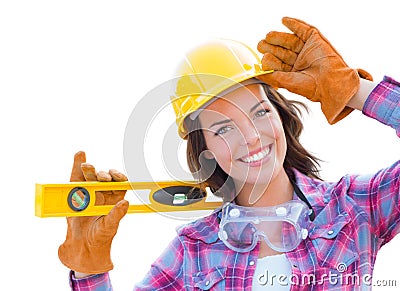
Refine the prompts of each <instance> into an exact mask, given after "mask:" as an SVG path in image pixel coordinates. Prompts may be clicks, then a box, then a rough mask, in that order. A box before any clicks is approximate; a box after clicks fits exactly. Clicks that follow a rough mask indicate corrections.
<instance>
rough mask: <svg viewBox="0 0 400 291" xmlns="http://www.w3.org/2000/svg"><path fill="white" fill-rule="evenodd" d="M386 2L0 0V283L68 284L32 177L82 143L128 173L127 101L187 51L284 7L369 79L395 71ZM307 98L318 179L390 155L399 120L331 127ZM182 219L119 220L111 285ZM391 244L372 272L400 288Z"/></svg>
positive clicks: (139, 265) (154, 252) (252, 33)
mask: <svg viewBox="0 0 400 291" xmlns="http://www.w3.org/2000/svg"><path fill="white" fill-rule="evenodd" d="M394 3H395V1H366V0H363V1H334V2H331V1H329V2H326V3H325V2H324V3H322V2H321V1H317V0H315V1H232V0H230V1H215V0H203V1H175V0H174V1H172V0H170V1H154V0H150V1H39V0H37V1H18V0H15V1H2V3H1V4H0V100H1V105H0V126H1V151H0V166H1V167H0V171H1V176H0V177H1V182H2V185H3V186H2V191H1V192H2V197H3V198H2V199H1V201H2V202H1V211H0V225H1V228H0V230H1V237H0V245H1V247H0V262H1V264H0V278H1V282H0V286H1V287H0V289H2V290H52V291H53V290H69V287H68V270H67V269H66V268H65V267H64V266H63V265H62V264H61V263H60V262H59V260H58V257H57V249H58V246H59V244H60V243H62V242H63V240H64V237H65V232H66V223H65V219H64V218H47V219H41V218H37V217H35V216H34V190H35V183H57V182H66V181H68V178H69V173H70V168H71V165H72V158H73V155H74V153H75V152H76V151H78V150H84V151H86V153H87V158H88V162H91V163H93V164H94V165H95V166H96V168H97V169H98V170H108V169H109V168H116V169H120V170H122V171H123V169H124V163H123V153H122V145H123V137H124V130H125V125H126V122H127V120H128V117H129V115H130V112H131V111H132V109H133V108H134V106H135V104H136V102H137V101H138V100H139V99H140V98H142V97H143V96H144V95H145V94H146V93H147V92H148V91H149V90H151V89H152V88H154V87H155V86H157V85H158V84H160V83H161V82H164V81H166V80H168V79H169V78H170V77H171V72H172V71H173V69H174V68H175V65H176V63H177V62H178V60H179V58H180V56H181V55H182V53H183V52H184V51H186V50H187V49H188V48H190V47H192V46H193V45H195V44H197V43H199V42H200V41H203V40H206V39H209V38H212V37H224V38H233V39H238V40H241V41H244V42H246V43H248V44H249V45H250V46H252V47H253V48H255V47H256V44H257V42H258V41H259V40H260V39H261V38H262V37H263V36H264V35H265V34H266V33H267V32H268V31H270V30H284V29H285V28H284V27H283V25H282V24H281V18H282V17H283V16H292V17H296V18H300V19H303V20H305V21H307V22H309V23H311V24H313V25H315V26H317V27H318V28H319V29H320V30H321V31H322V32H323V34H324V35H325V36H327V37H328V39H329V40H330V41H331V42H332V43H333V44H334V46H335V47H336V48H337V49H338V51H339V52H341V54H342V56H343V58H344V59H345V60H346V62H347V63H348V64H349V66H351V67H354V68H356V67H362V68H364V69H366V70H368V71H369V72H370V73H371V74H372V75H373V76H374V78H375V80H377V81H379V80H381V79H382V77H383V75H385V74H386V75H390V76H392V77H395V78H397V79H400V69H399V64H400V60H399V58H398V50H399V41H398V17H399V14H398V13H396V9H395V8H394V7H393V6H392V4H394ZM282 93H283V94H285V95H286V96H287V97H290V98H297V97H295V96H293V95H291V94H289V93H287V92H284V91H282ZM310 106H311V108H312V113H311V114H310V115H309V116H306V118H305V121H304V122H305V127H306V130H305V132H304V136H303V142H304V144H305V146H306V147H307V148H308V149H309V150H310V151H312V152H313V153H315V154H316V155H317V156H319V157H320V158H322V159H324V160H325V161H326V163H323V164H322V168H323V171H322V175H323V177H324V178H326V179H328V180H336V179H338V178H339V177H340V176H342V175H344V174H346V173H367V172H368V173H369V172H375V171H376V170H378V169H379V168H381V167H385V166H388V165H390V164H391V163H392V162H394V161H395V160H396V159H397V158H398V154H399V141H398V140H397V138H396V136H395V132H394V131H393V130H391V129H388V128H385V127H384V126H382V125H380V124H379V123H378V122H376V121H373V120H369V119H368V118H367V117H364V116H362V115H361V114H360V113H359V112H354V113H352V114H351V116H350V117H349V118H347V119H345V120H343V121H342V122H340V123H339V124H337V125H334V126H328V125H327V123H326V122H325V120H324V118H323V116H322V114H321V113H320V111H319V107H318V105H315V104H310ZM167 122H171V120H170V121H167ZM154 154H158V153H154ZM162 178H163V177H160V179H162ZM181 223H183V222H182V221H179V220H173V219H170V218H167V217H165V216H161V215H159V214H138V215H128V216H127V217H125V218H124V220H123V222H122V223H121V225H120V230H119V232H118V234H117V236H116V238H115V239H114V243H113V249H112V256H113V261H114V263H115V269H114V270H113V271H112V272H111V276H112V281H113V284H114V288H115V290H131V289H132V287H133V284H134V283H135V282H137V281H138V280H140V279H141V278H142V277H143V275H144V273H145V272H146V271H147V270H148V269H149V267H150V264H151V262H153V261H154V259H155V258H156V257H157V256H158V255H159V254H160V253H161V251H162V250H163V249H164V247H165V246H166V245H167V243H168V242H169V241H170V240H171V239H172V237H173V236H174V235H175V231H174V229H175V227H176V226H177V225H179V224H181ZM399 247H400V240H399V238H397V239H394V240H393V241H392V242H391V243H390V244H388V245H386V246H384V247H383V248H382V249H381V252H380V254H379V256H378V258H377V262H376V269H375V279H391V280H394V279H397V285H398V286H399V285H400V276H399V273H398V261H399V259H400V257H399V252H398V249H399ZM390 289H391V288H382V287H381V288H376V289H375V290H390ZM393 290H394V288H393Z"/></svg>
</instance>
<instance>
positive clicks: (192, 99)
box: [171, 39, 272, 139]
mask: <svg viewBox="0 0 400 291" xmlns="http://www.w3.org/2000/svg"><path fill="white" fill-rule="evenodd" d="M271 72H272V71H263V70H262V69H261V60H260V58H259V57H258V55H257V54H256V52H255V51H253V50H252V49H251V48H250V47H248V46H247V45H245V44H243V43H241V42H238V41H235V40H228V39H216V40H212V41H209V42H206V43H204V44H202V45H200V46H198V47H196V48H194V49H193V50H191V51H190V52H188V53H187V54H186V55H185V58H184V60H183V61H182V62H181V64H180V65H179V66H178V69H177V72H176V75H177V78H176V80H175V82H176V84H175V94H174V96H171V103H172V106H173V108H174V111H175V115H176V124H177V126H178V133H179V135H180V137H182V138H184V139H185V138H186V137H187V132H186V129H185V128H184V120H185V118H186V117H188V116H189V115H190V114H191V113H193V112H194V111H196V110H198V109H200V108H202V107H203V106H205V105H207V104H208V102H210V101H211V99H213V98H214V97H216V96H217V95H219V94H221V93H222V92H223V91H225V90H227V89H228V88H230V87H232V86H233V85H237V84H238V83H240V82H243V81H245V80H248V79H251V78H254V77H257V76H259V75H264V74H267V73H271Z"/></svg>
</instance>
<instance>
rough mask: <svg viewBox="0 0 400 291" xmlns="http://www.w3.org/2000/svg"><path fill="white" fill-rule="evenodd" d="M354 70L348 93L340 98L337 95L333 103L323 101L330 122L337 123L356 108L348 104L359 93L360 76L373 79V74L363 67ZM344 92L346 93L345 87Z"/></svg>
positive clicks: (324, 111)
mask: <svg viewBox="0 0 400 291" xmlns="http://www.w3.org/2000/svg"><path fill="white" fill-rule="evenodd" d="M354 72H355V74H352V75H353V76H354V79H353V80H349V82H348V84H351V85H350V88H349V91H348V92H347V94H345V95H344V96H341V97H340V98H339V97H337V96H336V102H335V101H333V102H332V103H330V102H329V103H328V104H326V102H322V103H321V108H322V112H323V113H324V115H325V117H326V119H327V121H328V123H329V124H335V123H337V122H339V121H340V120H342V119H343V118H345V117H346V116H347V115H349V114H350V113H351V112H352V111H353V110H354V108H351V107H349V106H347V103H348V102H349V101H350V99H351V98H352V97H353V96H354V95H355V94H356V93H357V91H358V89H359V87H360V80H359V78H363V79H366V80H369V81H373V77H372V75H371V74H370V73H368V72H367V71H365V70H363V69H356V70H354ZM353 76H352V77H353ZM342 84H346V82H342ZM343 92H344V93H346V92H345V88H344V90H343ZM333 98H334V97H333ZM331 101H332V100H331Z"/></svg>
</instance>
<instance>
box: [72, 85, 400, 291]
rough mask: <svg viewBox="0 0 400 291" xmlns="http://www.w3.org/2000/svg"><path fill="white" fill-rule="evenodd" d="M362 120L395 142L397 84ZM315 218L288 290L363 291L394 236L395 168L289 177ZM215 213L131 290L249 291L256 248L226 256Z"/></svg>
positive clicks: (98, 286)
mask: <svg viewBox="0 0 400 291" xmlns="http://www.w3.org/2000/svg"><path fill="white" fill-rule="evenodd" d="M363 113H364V114H365V115H367V116H369V117H371V118H374V119H376V120H378V121H380V122H382V123H383V124H386V125H388V126H391V127H392V128H394V129H395V130H396V133H397V136H399V137H400V84H399V83H398V82H396V81H395V80H393V79H391V78H389V77H385V78H384V79H383V81H382V82H381V83H380V84H379V85H378V86H377V87H376V88H375V89H374V90H373V91H372V92H371V94H370V96H369V97H368V99H367V101H366V102H365V105H364V108H363ZM294 174H295V177H296V184H297V185H298V187H299V188H300V189H301V191H303V193H304V194H305V196H306V197H307V200H308V201H309V202H310V203H311V205H312V207H313V209H314V211H315V213H316V217H315V219H314V220H313V222H312V224H311V227H310V229H309V236H308V238H307V239H305V240H303V241H302V242H301V243H300V245H299V246H298V247H297V248H296V249H295V250H293V251H291V252H288V253H286V256H287V258H288V260H289V262H290V263H291V266H292V275H291V277H290V280H289V281H290V288H291V290H369V289H370V288H371V284H372V280H371V278H372V277H371V276H372V271H373V266H374V263H375V259H376V255H377V252H378V250H379V249H380V247H381V246H382V245H384V244H385V243H387V242H388V241H390V240H391V239H392V238H393V237H394V236H395V235H396V234H397V233H398V232H399V231H400V224H399V223H398V222H399V220H400V208H399V199H400V198H399V196H400V193H399V189H400V187H399V186H400V180H399V176H400V161H397V162H395V163H394V164H393V165H391V166H389V167H387V168H385V169H382V170H380V171H378V172H377V173H375V174H374V175H346V176H344V177H342V178H341V179H340V181H339V182H335V183H331V182H326V181H320V180H315V179H311V178H309V177H307V176H305V175H303V174H302V173H300V172H298V171H296V170H294ZM219 215H220V209H218V210H216V211H214V212H213V213H212V214H210V215H209V216H207V217H205V218H202V219H199V220H196V221H194V222H192V223H190V224H187V225H184V226H182V227H180V228H179V229H178V230H177V232H178V235H177V236H176V238H175V239H174V240H173V241H172V242H171V243H170V245H169V246H168V247H167V249H166V250H165V251H164V253H163V254H162V255H161V256H160V257H159V258H158V259H157V260H156V261H155V262H154V263H153V264H152V266H151V268H150V270H149V272H148V273H147V275H146V276H145V278H144V279H143V280H142V281H141V282H139V283H138V284H137V285H136V286H135V289H134V290H235V291H236V290H251V288H252V280H253V274H254V270H255V267H256V263H257V259H258V252H259V249H258V246H257V247H256V248H255V249H253V250H252V251H250V252H246V253H238V252H234V251H232V250H230V249H228V248H227V247H226V246H225V245H224V244H223V242H222V241H221V240H220V239H219V238H218V225H219ZM70 285H71V288H72V290H84V291H104V290H112V286H111V282H110V279H109V276H108V273H105V274H100V275H95V276H91V277H88V278H84V279H75V278H74V277H73V274H72V273H71V278H70Z"/></svg>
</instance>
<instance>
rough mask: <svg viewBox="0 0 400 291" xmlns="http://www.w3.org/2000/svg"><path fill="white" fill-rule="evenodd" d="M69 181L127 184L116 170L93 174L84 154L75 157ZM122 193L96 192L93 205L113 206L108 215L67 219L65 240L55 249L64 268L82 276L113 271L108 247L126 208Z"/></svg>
mask: <svg viewBox="0 0 400 291" xmlns="http://www.w3.org/2000/svg"><path fill="white" fill-rule="evenodd" d="M70 181H71V182H79V181H101V182H110V181H116V182H122V181H127V177H126V176H125V175H124V174H122V173H120V172H118V171H116V170H110V171H109V172H103V171H100V172H96V170H95V168H94V167H93V166H92V165H90V164H88V163H86V155H85V153H84V152H78V153H76V154H75V157H74V164H73V167H72V172H71V178H70ZM125 193H126V191H107V192H96V205H113V204H115V206H114V207H113V209H112V210H111V211H110V213H109V214H108V215H104V216H82V217H67V224H68V228H67V236H66V239H65V241H64V243H63V244H62V245H61V246H60V247H59V249H58V257H59V258H60V260H61V262H62V263H63V264H64V265H65V266H67V267H68V268H70V269H71V270H73V271H75V272H77V273H80V275H81V276H83V274H88V275H90V274H100V273H105V272H107V271H110V270H112V268H113V263H112V261H111V256H110V250H111V243H112V240H113V238H114V236H115V234H116V233H117V230H118V225H119V222H120V220H121V219H122V217H124V216H125V214H126V212H127V211H128V207H129V203H128V201H126V200H123V199H124V197H125Z"/></svg>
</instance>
